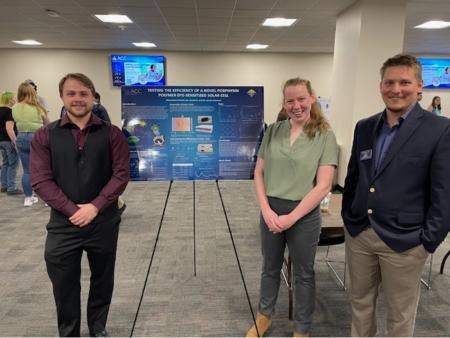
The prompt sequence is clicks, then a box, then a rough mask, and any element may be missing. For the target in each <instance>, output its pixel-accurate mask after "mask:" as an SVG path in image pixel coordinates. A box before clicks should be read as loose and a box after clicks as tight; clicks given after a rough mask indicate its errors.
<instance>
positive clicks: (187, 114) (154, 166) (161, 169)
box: [122, 86, 264, 180]
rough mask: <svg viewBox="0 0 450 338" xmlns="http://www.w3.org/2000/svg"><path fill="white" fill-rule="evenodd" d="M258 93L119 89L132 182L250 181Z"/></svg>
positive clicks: (260, 121) (259, 126)
mask: <svg viewBox="0 0 450 338" xmlns="http://www.w3.org/2000/svg"><path fill="white" fill-rule="evenodd" d="M263 105H264V91H263V87H193V86H187V87H184V86H183V87H181V86H161V87H155V86H151V87H150V86H143V87H127V86H125V87H122V125H123V126H122V130H123V132H124V134H125V136H126V137H127V140H128V144H129V146H130V152H131V156H130V170H131V179H132V180H171V179H174V180H193V179H197V180H198V179H204V180H215V179H251V178H253V170H254V167H255V161H256V153H257V150H258V148H259V144H260V142H261V138H262V133H263V126H264V117H263V111H264V107H263Z"/></svg>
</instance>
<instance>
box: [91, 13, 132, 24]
mask: <svg viewBox="0 0 450 338" xmlns="http://www.w3.org/2000/svg"><path fill="white" fill-rule="evenodd" d="M95 16H96V17H97V18H98V19H99V20H101V21H103V22H110V23H133V21H131V19H130V18H129V17H128V16H126V15H121V14H105V15H103V14H95Z"/></svg>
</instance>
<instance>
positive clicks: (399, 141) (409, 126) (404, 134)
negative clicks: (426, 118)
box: [374, 105, 424, 179]
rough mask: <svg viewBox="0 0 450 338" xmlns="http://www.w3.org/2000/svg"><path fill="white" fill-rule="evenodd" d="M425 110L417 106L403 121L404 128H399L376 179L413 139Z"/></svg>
mask: <svg viewBox="0 0 450 338" xmlns="http://www.w3.org/2000/svg"><path fill="white" fill-rule="evenodd" d="M423 114H424V113H423V110H422V108H421V107H420V106H419V105H416V106H415V107H414V108H413V110H412V111H411V113H410V114H409V116H408V117H407V118H406V120H405V121H403V124H402V126H401V127H400V128H399V130H398V132H397V135H395V138H394V139H393V140H392V144H391V146H390V147H389V150H388V151H387V153H386V156H385V157H384V159H383V161H382V162H381V163H380V166H379V168H378V170H377V172H376V174H375V176H374V179H375V178H377V177H378V176H379V175H380V174H381V173H382V172H383V171H384V169H386V167H387V166H388V165H389V163H391V161H392V159H393V158H394V156H396V155H397V153H398V152H399V151H400V150H401V149H402V147H403V145H404V144H405V142H406V141H408V139H409V138H410V137H411V135H412V134H413V133H414V131H415V130H416V129H417V127H418V126H419V125H420V121H421V119H422V117H423Z"/></svg>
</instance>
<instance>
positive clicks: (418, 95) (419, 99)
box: [417, 92, 423, 102]
mask: <svg viewBox="0 0 450 338" xmlns="http://www.w3.org/2000/svg"><path fill="white" fill-rule="evenodd" d="M422 94H423V93H422V92H418V93H417V102H420V101H422V99H423V96H422Z"/></svg>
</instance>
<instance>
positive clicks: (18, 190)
mask: <svg viewBox="0 0 450 338" xmlns="http://www.w3.org/2000/svg"><path fill="white" fill-rule="evenodd" d="M7 194H8V195H22V194H23V191H22V190H20V189H15V190H11V191H8V192H7Z"/></svg>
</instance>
